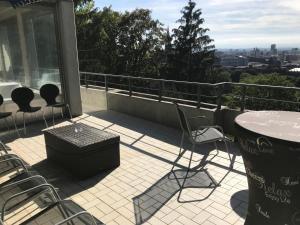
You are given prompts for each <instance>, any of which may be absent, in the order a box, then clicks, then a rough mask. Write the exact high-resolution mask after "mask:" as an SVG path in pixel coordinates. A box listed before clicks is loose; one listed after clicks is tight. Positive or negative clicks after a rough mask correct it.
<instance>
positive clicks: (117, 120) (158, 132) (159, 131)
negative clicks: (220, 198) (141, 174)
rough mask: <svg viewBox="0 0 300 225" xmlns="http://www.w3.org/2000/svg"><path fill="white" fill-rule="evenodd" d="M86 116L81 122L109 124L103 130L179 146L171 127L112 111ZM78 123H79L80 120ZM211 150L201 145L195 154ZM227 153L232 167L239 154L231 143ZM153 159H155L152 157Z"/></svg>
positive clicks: (209, 145)
mask: <svg viewBox="0 0 300 225" xmlns="http://www.w3.org/2000/svg"><path fill="white" fill-rule="evenodd" d="M86 115H87V116H86V117H83V118H81V120H88V117H89V116H93V117H96V118H99V119H103V120H105V121H108V122H110V123H111V125H109V126H108V127H106V128H104V130H105V129H109V128H110V127H112V126H113V125H119V126H122V127H125V128H127V129H129V130H133V131H135V132H138V133H140V134H142V137H143V136H149V137H151V138H154V139H157V140H160V141H162V142H165V143H168V144H171V145H174V146H178V148H179V146H180V138H181V132H180V130H177V129H174V128H171V127H167V126H163V125H160V124H158V123H154V122H151V121H147V120H143V119H140V118H137V117H134V120H133V119H132V116H128V115H126V114H122V113H118V112H114V111H110V110H103V111H97V112H90V113H87V114H86ZM78 122H80V120H79V121H78ZM89 122H91V121H89ZM141 124H143V126H141ZM95 125H97V124H96V123H95ZM123 135H126V134H123ZM142 137H140V138H139V139H141V138H142ZM137 141H139V140H136V141H135V142H137ZM135 142H134V143H135ZM134 143H133V144H134ZM122 144H123V143H122ZM133 144H131V145H130V147H131V148H134V146H133ZM147 144H149V143H147ZM124 145H128V144H126V143H124ZM154 147H156V148H157V146H154ZM184 148H187V149H189V148H190V146H189V144H187V143H184ZM218 148H219V150H220V151H224V152H226V148H225V146H224V144H223V143H220V144H219V143H218ZM213 149H215V146H214V145H213V144H203V145H199V146H197V147H196V152H197V153H199V154H201V155H207V154H209V152H210V151H211V150H213ZM161 150H163V151H168V150H167V149H161ZM229 151H230V153H231V155H232V158H233V163H232V165H233V164H234V163H235V160H236V157H237V156H239V155H240V152H239V149H238V147H237V145H236V144H232V143H230V145H229ZM142 152H143V151H142ZM168 152H169V151H168ZM144 153H146V152H144ZM170 153H172V152H170ZM146 154H147V153H146ZM149 156H151V155H149ZM153 157H155V158H157V157H156V156H154V155H153ZM169 163H172V162H169ZM208 163H212V164H213V165H214V166H219V167H221V168H223V169H229V165H228V167H227V166H224V165H220V164H217V163H214V162H212V161H210V162H208ZM232 172H235V173H239V174H241V175H246V174H245V173H243V172H241V171H239V170H235V169H232Z"/></svg>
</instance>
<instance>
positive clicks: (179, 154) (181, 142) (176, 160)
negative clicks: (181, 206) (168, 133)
mask: <svg viewBox="0 0 300 225" xmlns="http://www.w3.org/2000/svg"><path fill="white" fill-rule="evenodd" d="M183 141H184V133H182V135H181V141H180V149H179V153H178V156H177V158H176V159H175V160H174V162H173V165H172V169H171V173H173V170H174V168H175V164H176V163H177V162H178V160H179V159H180V158H181V156H182V155H181V152H182V149H183Z"/></svg>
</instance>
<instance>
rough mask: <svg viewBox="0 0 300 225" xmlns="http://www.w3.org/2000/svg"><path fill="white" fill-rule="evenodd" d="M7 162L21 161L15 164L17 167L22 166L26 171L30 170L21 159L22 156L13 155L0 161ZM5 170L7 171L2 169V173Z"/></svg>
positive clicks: (0, 172)
mask: <svg viewBox="0 0 300 225" xmlns="http://www.w3.org/2000/svg"><path fill="white" fill-rule="evenodd" d="M5 162H11V163H14V162H19V163H20V165H18V166H15V168H17V167H19V166H21V167H22V168H23V169H24V170H25V171H28V169H27V167H26V166H25V164H24V162H23V160H22V159H20V158H16V157H13V156H12V157H11V158H8V159H4V160H0V163H5ZM3 172H5V171H0V174H2V173H3Z"/></svg>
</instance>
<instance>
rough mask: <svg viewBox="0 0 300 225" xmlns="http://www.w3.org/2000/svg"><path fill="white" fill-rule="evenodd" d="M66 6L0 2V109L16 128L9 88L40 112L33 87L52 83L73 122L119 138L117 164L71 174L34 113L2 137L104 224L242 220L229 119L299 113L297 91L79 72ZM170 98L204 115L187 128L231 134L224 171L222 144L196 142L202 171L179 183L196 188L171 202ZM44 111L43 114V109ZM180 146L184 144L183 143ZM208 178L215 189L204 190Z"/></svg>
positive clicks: (173, 142)
mask: <svg viewBox="0 0 300 225" xmlns="http://www.w3.org/2000/svg"><path fill="white" fill-rule="evenodd" d="M73 9H74V8H73V2H72V1H70V0H63V1H47V0H45V1H37V2H36V3H32V4H29V5H24V6H23V7H19V8H17V10H15V9H13V8H12V7H11V5H9V4H8V3H7V2H1V4H0V12H1V13H0V25H1V26H3V29H1V30H0V31H1V33H0V44H1V48H0V94H1V95H3V96H4V105H3V106H1V111H4V112H12V115H13V118H15V119H16V121H17V125H18V126H19V128H20V127H21V126H23V124H22V120H21V119H22V118H21V115H20V114H18V115H16V111H17V110H18V109H17V106H16V104H15V103H14V102H13V101H12V100H11V98H10V97H11V91H12V90H13V89H15V88H17V87H21V86H27V87H29V88H30V89H31V90H33V92H34V94H35V97H34V100H33V101H32V102H31V105H33V106H41V107H42V108H43V109H44V107H45V101H44V100H43V99H42V98H41V96H40V94H39V89H40V88H41V86H42V85H43V84H45V83H52V84H53V83H54V84H56V85H57V86H58V87H59V90H60V96H59V98H60V99H61V100H62V101H63V102H64V103H68V105H69V106H70V108H71V114H72V115H73V116H74V118H73V119H72V120H73V122H76V123H77V122H78V123H79V122H80V123H84V124H87V125H90V126H92V127H95V128H98V129H100V130H104V131H107V132H110V133H114V134H117V135H119V136H120V137H121V140H120V157H121V164H120V166H119V167H117V168H115V169H113V170H109V171H105V172H101V173H98V174H97V175H96V176H93V177H91V178H88V179H85V180H78V179H76V178H74V177H73V176H72V175H71V174H69V173H68V172H67V171H66V170H64V169H63V168H61V167H60V166H58V165H56V164H53V163H51V162H50V161H49V160H47V155H46V145H45V138H44V135H43V130H45V129H46V128H45V126H44V124H43V122H41V121H42V117H41V116H40V117H38V116H37V117H36V118H30V119H31V120H30V121H28V122H29V123H28V127H27V134H26V135H22V136H21V137H19V136H18V135H17V134H16V133H15V132H14V131H13V129H11V130H10V131H7V130H6V129H5V128H4V126H1V127H0V140H1V141H3V142H4V143H5V144H7V145H8V146H9V147H10V148H11V150H12V152H13V153H15V154H17V155H18V156H20V157H21V158H22V159H24V161H25V162H26V163H27V164H29V165H30V166H32V168H33V169H34V170H35V171H37V172H38V173H39V174H41V175H42V176H44V177H45V178H46V179H47V180H48V182H49V183H51V184H53V185H54V186H55V187H57V188H58V189H59V195H60V196H61V197H62V198H64V199H71V200H73V201H74V202H75V203H77V204H78V205H80V206H81V207H82V208H84V209H85V210H87V211H88V212H90V213H91V214H92V215H93V216H95V217H96V218H97V219H98V220H99V221H101V222H103V223H104V224H107V225H113V224H115V225H121V224H122V225H124V224H126V225H127V224H151V225H160V224H165V225H169V224H170V225H179V224H188V225H193V224H202V225H223V224H224V225H229V224H231V225H238V224H244V221H245V217H246V214H247V207H248V195H249V193H248V192H249V190H248V183H247V177H246V172H245V168H244V163H243V159H242V157H241V154H240V149H239V146H238V145H237V143H236V137H237V136H238V135H237V131H236V129H235V126H234V119H235V118H236V116H237V115H239V114H241V113H243V112H245V111H249V110H270V109H272V110H273V109H275V110H289V111H299V104H300V103H299V96H300V95H299V92H300V89H299V88H294V87H275V86H268V85H251V84H242V83H218V84H204V83H196V82H185V81H173V80H163V79H152V78H141V77H132V76H123V75H109V74H100V73H89V72H79V71H78V59H77V48H76V35H75V26H74V24H75V23H74V12H73ZM8 22H9V23H8ZM7 24H11V25H12V26H8V25H7ZM49 24H50V26H49ZM45 27H47V29H45ZM48 27H49V29H48ZM15 34H16V35H15ZM41 34H43V35H41ZM12 37H13V38H15V39H16V40H15V39H12ZM12 40H13V41H12ZM16 43H17V44H16ZM45 43H47V45H45ZM44 56H49V58H47V59H46V58H45V57H44ZM173 101H175V102H177V103H180V105H181V107H182V109H183V110H184V111H185V112H186V114H187V115H188V116H189V117H194V116H199V115H205V117H206V119H205V120H201V121H200V122H196V121H195V122H193V123H192V124H191V125H192V126H193V127H198V126H199V125H215V124H217V125H220V126H222V127H223V128H224V131H225V133H226V135H228V137H230V139H231V140H232V141H231V142H230V145H229V152H230V156H231V158H232V159H233V167H232V168H230V167H229V165H230V162H229V159H228V155H227V152H226V149H225V146H224V145H223V144H222V143H218V144H217V146H215V145H210V144H205V145H201V146H199V147H198V148H196V151H195V156H194V158H193V161H192V167H197V168H199V167H200V168H201V167H202V166H203V167H204V168H205V169H206V170H199V172H197V173H194V172H190V173H192V174H191V175H190V174H189V175H190V176H188V179H187V183H186V185H185V186H192V187H194V188H185V189H184V190H183V192H182V199H181V200H182V201H183V202H179V201H178V199H177V197H178V193H179V184H180V183H179V182H178V180H176V179H174V175H173V174H171V173H170V171H171V168H172V165H173V162H174V160H175V159H176V157H177V155H178V152H179V147H180V137H181V131H180V129H179V127H180V126H179V122H178V117H177V114H176V111H175V107H174V105H173V104H172V102H173ZM82 109H83V110H82ZM45 115H46V117H48V118H49V117H50V116H51V115H50V113H49V112H47V113H46V114H45ZM55 116H56V117H57V118H56V127H58V126H65V125H67V124H69V123H70V121H66V120H62V119H60V112H57V113H55ZM1 122H2V121H0V123H1ZM1 124H2V123H1ZM9 125H10V126H11V127H12V125H13V123H11V124H9ZM51 128H52V127H49V128H48V129H51ZM184 146H185V147H187V148H189V145H188V143H184ZM267 150H268V149H267ZM188 157H189V151H187V153H186V155H184V157H183V158H182V159H181V160H180V161H179V162H178V163H177V164H176V170H175V174H176V175H179V176H180V175H184V173H183V170H184V169H186V167H187V165H188V162H189V158H188ZM210 178H213V179H214V180H215V181H216V183H217V184H218V186H217V187H215V188H213V187H211V180H210ZM292 178H293V177H292ZM296 178H297V177H296ZM288 182H290V180H288ZM291 182H293V180H291ZM289 184H290V183H289ZM296 208H297V207H296ZM37 210H38V209H37V207H36V205H35V204H34V203H28V204H27V205H26V206H25V208H24V207H23V208H21V209H20V210H18V211H17V212H14V213H11V214H9V215H8V216H7V218H6V220H5V223H6V224H20V223H21V222H22V221H24V220H26V219H27V218H29V217H31V216H32V215H33V214H35V212H36V211H37ZM295 215H296V216H297V215H298V214H295ZM52 219H53V218H51V215H49V219H48V220H47V221H46V224H54V222H53V221H52ZM296 219H297V218H296ZM295 221H296V220H295ZM297 221H298V220H297ZM297 221H296V222H297ZM44 222H45V221H44ZM296 222H295V224H296ZM43 224H45V223H43ZM297 224H298V223H297ZM272 225H273V224H272Z"/></svg>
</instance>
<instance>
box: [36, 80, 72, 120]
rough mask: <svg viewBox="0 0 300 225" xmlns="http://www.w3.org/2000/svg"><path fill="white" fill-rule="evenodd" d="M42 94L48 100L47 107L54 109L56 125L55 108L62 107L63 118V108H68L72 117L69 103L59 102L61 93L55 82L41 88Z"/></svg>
mask: <svg viewBox="0 0 300 225" xmlns="http://www.w3.org/2000/svg"><path fill="white" fill-rule="evenodd" d="M40 95H41V97H42V98H43V99H44V100H45V101H46V103H47V105H46V107H51V109H52V122H53V126H54V125H55V121H54V112H53V111H54V108H61V115H62V118H63V108H66V109H67V110H68V113H69V116H70V118H71V119H72V113H71V110H70V106H69V104H67V103H65V102H57V101H56V98H57V96H58V95H59V89H58V87H57V86H56V85H54V84H45V85H43V86H42V87H41V89H40Z"/></svg>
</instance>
